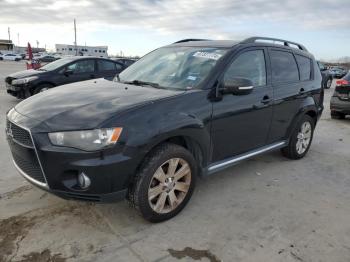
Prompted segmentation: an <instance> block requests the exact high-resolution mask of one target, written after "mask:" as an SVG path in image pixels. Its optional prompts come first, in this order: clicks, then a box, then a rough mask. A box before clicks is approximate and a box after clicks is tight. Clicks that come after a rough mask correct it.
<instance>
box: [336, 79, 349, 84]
mask: <svg viewBox="0 0 350 262" xmlns="http://www.w3.org/2000/svg"><path fill="white" fill-rule="evenodd" d="M336 83H337V86H347V85H349V81H348V80H345V79H340V80H337V82H336Z"/></svg>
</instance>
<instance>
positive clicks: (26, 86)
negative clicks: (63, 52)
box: [5, 57, 125, 98]
mask: <svg viewBox="0 0 350 262" xmlns="http://www.w3.org/2000/svg"><path fill="white" fill-rule="evenodd" d="M124 68H125V66H124V65H122V64H120V63H118V62H115V61H113V60H110V59H105V58H94V57H69V58H62V59H59V60H57V61H54V62H52V63H49V64H47V65H45V66H43V67H41V68H39V69H37V70H33V69H32V70H25V71H20V72H17V73H14V74H11V75H9V76H8V77H6V79H5V82H6V88H7V93H9V94H10V95H13V96H15V97H17V98H27V97H29V96H32V95H35V94H38V93H39V92H42V91H46V90H48V89H51V88H53V87H56V86H60V85H64V84H69V83H73V82H78V81H84V80H89V79H95V78H101V77H104V78H107V79H110V80H112V79H113V77H114V76H115V75H116V74H118V73H120V72H121V71H122V70H123V69H124Z"/></svg>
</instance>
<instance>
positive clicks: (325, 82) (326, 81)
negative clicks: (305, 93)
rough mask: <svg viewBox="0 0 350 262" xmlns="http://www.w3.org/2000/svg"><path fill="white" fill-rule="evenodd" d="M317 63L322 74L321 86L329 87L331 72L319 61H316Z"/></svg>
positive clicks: (331, 80)
mask: <svg viewBox="0 0 350 262" xmlns="http://www.w3.org/2000/svg"><path fill="white" fill-rule="evenodd" d="M317 64H318V67H319V68H320V71H321V75H322V87H323V88H325V89H329V88H331V86H332V82H333V74H331V73H330V72H329V70H328V69H327V67H325V66H324V64H322V63H321V62H320V61H317Z"/></svg>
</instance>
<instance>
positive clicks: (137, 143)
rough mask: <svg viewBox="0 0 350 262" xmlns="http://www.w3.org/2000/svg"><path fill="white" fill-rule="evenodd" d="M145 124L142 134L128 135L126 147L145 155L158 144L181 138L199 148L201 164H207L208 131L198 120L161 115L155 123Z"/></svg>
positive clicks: (190, 117)
mask: <svg viewBox="0 0 350 262" xmlns="http://www.w3.org/2000/svg"><path fill="white" fill-rule="evenodd" d="M156 123H158V124H156ZM164 123H166V124H164ZM147 124H148V127H146V130H144V132H133V133H131V134H130V137H129V139H128V140H127V143H126V145H127V146H130V147H137V148H138V149H139V150H140V149H141V150H142V151H143V154H144V155H146V154H147V153H148V152H150V151H151V150H152V149H153V148H154V147H156V146H157V145H159V144H160V143H162V142H164V141H167V140H169V139H171V138H175V137H181V138H184V139H185V140H187V141H188V142H194V143H195V144H196V145H198V146H199V149H200V151H201V156H202V158H203V159H202V163H201V164H202V165H206V164H207V162H208V157H209V156H208V153H209V152H210V129H208V128H206V127H205V124H204V123H203V122H202V121H201V120H200V119H199V118H197V117H196V116H194V115H190V114H185V113H179V114H171V115H163V116H162V118H161V119H158V121H157V122H154V123H151V122H147ZM144 128H145V127H144Z"/></svg>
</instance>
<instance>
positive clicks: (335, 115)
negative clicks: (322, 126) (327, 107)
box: [331, 111, 345, 119]
mask: <svg viewBox="0 0 350 262" xmlns="http://www.w3.org/2000/svg"><path fill="white" fill-rule="evenodd" d="M331 118H333V119H344V118H345V114H343V113H340V112H337V111H331Z"/></svg>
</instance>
